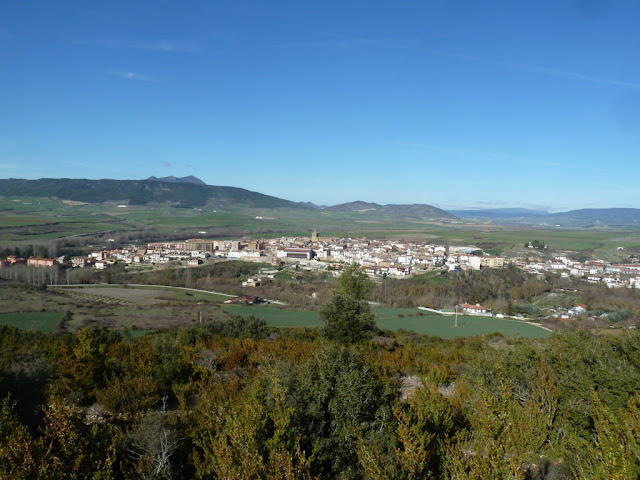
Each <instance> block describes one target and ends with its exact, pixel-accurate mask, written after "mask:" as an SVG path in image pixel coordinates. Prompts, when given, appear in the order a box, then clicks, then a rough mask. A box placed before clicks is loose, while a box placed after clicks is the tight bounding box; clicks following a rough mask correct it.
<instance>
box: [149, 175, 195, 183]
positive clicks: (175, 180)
mask: <svg viewBox="0 0 640 480" xmlns="http://www.w3.org/2000/svg"><path fill="white" fill-rule="evenodd" d="M147 180H152V181H154V182H169V183H195V184H196V185H206V183H205V182H203V181H202V180H200V179H199V178H197V177H194V176H193V175H189V176H188V177H174V176H173V175H170V176H168V177H160V178H158V177H154V176H153V175H152V176H150V177H149V178H147Z"/></svg>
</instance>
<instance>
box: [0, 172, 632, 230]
mask: <svg viewBox="0 0 640 480" xmlns="http://www.w3.org/2000/svg"><path fill="white" fill-rule="evenodd" d="M0 196H3V197H48V198H58V199H60V200H75V201H80V202H87V203H103V202H108V201H112V202H114V201H115V202H126V203H129V204H130V205H152V204H159V203H167V204H170V205H172V206H174V207H202V206H204V205H206V204H210V205H214V206H215V207H224V206H225V205H231V204H233V205H245V206H247V207H253V208H266V209H276V208H287V209H293V210H303V211H304V210H307V211H327V212H336V213H345V214H350V215H352V214H362V215H363V217H364V216H366V217H367V219H368V220H373V219H375V217H376V216H380V217H384V218H394V217H395V218H405V219H409V220H411V219H414V220H435V221H446V222H450V221H455V220H457V219H458V220H459V218H466V219H471V220H481V221H491V222H496V223H500V222H507V223H522V224H537V225H540V224H545V223H546V224H559V223H562V224H565V225H568V224H572V225H589V224H593V225H630V226H635V225H640V209H636V208H603V209H597V208H595V209H594V208H590V209H580V210H571V211H568V212H560V213H549V212H547V211H542V210H531V209H525V208H504V209H485V210H450V211H444V210H442V209H439V208H437V207H434V206H432V205H425V204H407V205H404V204H388V205H379V204H377V203H371V202H365V201H354V202H348V203H343V204H339V205H333V206H324V205H322V206H318V205H315V204H313V203H311V202H293V201H290V200H285V199H282V198H278V197H274V196H271V195H264V194H262V193H258V192H253V191H251V190H246V189H243V188H238V187H228V186H215V185H207V184H205V182H203V181H202V180H200V179H199V178H196V177H194V176H188V177H174V176H169V177H161V178H157V177H149V178H147V179H146V180H111V179H103V180H87V179H71V178H41V179H38V180H24V179H16V178H9V179H0Z"/></svg>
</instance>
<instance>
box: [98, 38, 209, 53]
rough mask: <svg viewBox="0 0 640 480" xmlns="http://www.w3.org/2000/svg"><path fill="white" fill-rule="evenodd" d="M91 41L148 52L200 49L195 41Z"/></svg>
mask: <svg viewBox="0 0 640 480" xmlns="http://www.w3.org/2000/svg"><path fill="white" fill-rule="evenodd" d="M93 43H96V44H98V45H102V46H105V47H111V48H120V49H123V50H146V51H150V52H198V51H200V50H201V46H200V44H198V43H196V42H180V41H176V40H152V41H135V40H134V41H130V40H124V41H123V40H110V39H108V40H97V41H95V42H93Z"/></svg>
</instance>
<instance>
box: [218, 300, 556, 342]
mask: <svg viewBox="0 0 640 480" xmlns="http://www.w3.org/2000/svg"><path fill="white" fill-rule="evenodd" d="M224 309H225V311H227V312H229V313H233V314H234V315H253V316H255V317H258V318H262V319H264V320H265V321H266V322H267V324H268V325H269V326H272V327H318V326H320V325H322V322H321V321H320V318H319V317H318V312H304V311H295V310H284V309H281V308H277V307H272V306H268V305H261V306H251V307H245V306H230V307H227V306H225V307H224ZM373 313H374V315H375V316H376V321H377V323H378V326H379V327H380V328H382V329H386V330H393V331H395V330H400V329H402V330H411V331H414V332H417V333H424V334H427V335H434V336H438V337H443V338H455V337H471V336H475V335H483V334H489V333H494V332H499V333H501V334H503V335H504V336H505V337H525V338H547V337H549V335H550V334H551V332H549V331H548V330H545V329H543V328H540V327H538V326H536V325H533V324H530V323H526V322H519V321H517V320H507V319H499V318H490V317H471V316H463V315H459V316H458V327H455V326H454V321H455V320H454V318H453V317H452V316H443V315H424V314H422V313H423V312H422V311H420V310H418V309H414V308H374V309H373Z"/></svg>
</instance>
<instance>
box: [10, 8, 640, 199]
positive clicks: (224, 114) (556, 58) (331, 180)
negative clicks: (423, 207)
mask: <svg viewBox="0 0 640 480" xmlns="http://www.w3.org/2000/svg"><path fill="white" fill-rule="evenodd" d="M639 21H640V2H637V0H627V1H621V0H620V1H615V0H611V1H608V0H581V1H578V0H573V1H569V0H568V1H558V0H541V1H536V2H530V1H514V0H502V1H500V0H492V1H480V0H474V1H472V0H441V1H425V0H421V1H408V0H407V1H402V2H387V1H377V0H367V1H322V2H319V1H318V2H312V1H304V2H303V1H299V0H296V1H273V2H267V1H264V0H260V1H241V0H232V1H231V0H230V1H213V0H207V1H189V0H183V1H160V0H155V1H146V0H145V1H142V0H129V1H115V0H110V1H108V2H99V1H91V0H82V1H64V0H61V1H55V2H53V1H50V0H46V1H22V0H4V1H3V2H2V3H1V4H0V177H2V178H9V177H17V178H41V177H72V178H116V179H140V178H147V177H149V176H151V175H155V176H167V175H176V176H186V175H195V176H197V177H199V178H201V179H202V180H204V181H205V182H207V183H209V184H212V185H231V186H238V187H243V188H247V189H250V190H255V191H259V192H262V193H266V194H270V195H275V196H278V197H281V198H286V199H290V200H295V201H312V202H314V203H317V204H327V205H333V204H338V203H343V202H347V201H353V200H365V201H371V202H377V203H428V204H432V205H436V206H440V207H445V208H453V207H483V208H491V207H529V208H546V209H549V210H552V211H558V210H567V209H574V208H597V207H634V208H640V188H638V183H639V182H638V179H639V178H640V175H639V174H640V53H639V52H640V28H638V23H639Z"/></svg>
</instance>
